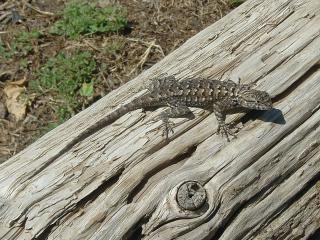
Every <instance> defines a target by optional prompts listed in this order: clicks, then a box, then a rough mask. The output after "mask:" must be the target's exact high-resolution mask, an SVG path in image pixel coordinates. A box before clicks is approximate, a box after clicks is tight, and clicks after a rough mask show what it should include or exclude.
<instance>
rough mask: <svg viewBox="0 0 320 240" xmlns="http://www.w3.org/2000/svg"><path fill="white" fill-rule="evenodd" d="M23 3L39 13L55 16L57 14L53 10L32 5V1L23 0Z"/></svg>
mask: <svg viewBox="0 0 320 240" xmlns="http://www.w3.org/2000/svg"><path fill="white" fill-rule="evenodd" d="M23 4H24V5H25V6H27V7H28V8H31V9H32V10H34V11H36V12H37V13H40V14H43V15H48V16H54V15H55V14H54V13H52V12H46V11H41V10H40V9H39V8H36V7H34V6H32V5H31V4H30V3H27V2H26V1H23Z"/></svg>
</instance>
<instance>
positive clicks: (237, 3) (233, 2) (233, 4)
mask: <svg viewBox="0 0 320 240" xmlns="http://www.w3.org/2000/svg"><path fill="white" fill-rule="evenodd" d="M245 1H246V0H229V3H230V5H231V7H238V6H240V5H241V4H242V3H244V2H245Z"/></svg>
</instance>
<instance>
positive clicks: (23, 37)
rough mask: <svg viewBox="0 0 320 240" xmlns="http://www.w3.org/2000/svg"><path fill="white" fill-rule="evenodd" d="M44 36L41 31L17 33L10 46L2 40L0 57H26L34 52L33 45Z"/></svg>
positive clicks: (0, 41)
mask: <svg viewBox="0 0 320 240" xmlns="http://www.w3.org/2000/svg"><path fill="white" fill-rule="evenodd" d="M41 36H42V34H41V33H40V32H39V31H36V30H33V31H30V32H27V31H22V32H16V33H15V34H14V36H13V39H12V41H11V43H10V44H9V46H6V45H5V44H4V42H3V41H2V40H1V39H0V55H1V56H2V57H4V58H5V59H10V58H12V57H14V56H17V57H24V56H27V55H28V54H29V53H30V52H32V51H33V48H34V47H33V45H34V42H35V41H36V40H38V39H39V38H40V37H41Z"/></svg>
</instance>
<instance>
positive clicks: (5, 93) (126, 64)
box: [0, 0, 235, 163]
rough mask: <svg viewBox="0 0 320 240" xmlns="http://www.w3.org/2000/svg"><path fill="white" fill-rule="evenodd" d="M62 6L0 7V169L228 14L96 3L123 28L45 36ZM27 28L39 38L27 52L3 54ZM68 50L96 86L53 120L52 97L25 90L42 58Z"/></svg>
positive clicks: (208, 3)
mask: <svg viewBox="0 0 320 240" xmlns="http://www.w3.org/2000/svg"><path fill="white" fill-rule="evenodd" d="M67 2H70V1H62V0H35V1H28V0H24V1H22V0H16V1H15V0H9V1H0V40H1V42H2V44H3V45H2V51H1V48H0V54H2V56H1V55H0V163H1V162H3V161H5V160H6V159H8V158H9V157H10V156H12V155H14V154H16V153H17V152H19V151H21V150H22V149H23V148H25V147H26V146H28V145H29V144H31V143H32V142H34V141H35V140H36V139H37V138H39V137H40V136H42V135H43V134H45V133H46V132H48V131H49V130H50V129H52V128H53V127H54V126H56V125H57V124H60V123H61V122H63V121H65V120H66V119H67V118H69V117H70V116H72V115H74V114H76V113H77V112H79V111H81V110H82V109H84V108H86V107H88V106H89V105H90V104H92V103H93V102H94V101H96V100H98V99H99V98H101V97H103V96H104V95H106V94H108V92H110V91H111V90H113V89H115V88H117V87H118V86H119V85H121V84H124V83H125V82H127V81H129V80H130V79H132V78H134V77H135V76H136V75H138V74H139V73H141V72H142V71H144V70H145V69H148V68H149V67H151V66H152V65H153V64H155V63H156V62H158V61H159V60H161V59H162V58H163V57H164V56H166V55H167V54H169V53H170V52H172V51H173V50H174V49H176V48H178V47H179V46H180V45H181V44H183V42H185V41H186V40H187V39H188V38H190V37H191V36H193V35H195V34H196V33H197V32H199V31H201V30H202V29H204V28H206V27H207V26H209V25H211V24H212V23H214V22H215V21H217V20H219V19H220V18H221V17H223V16H224V15H226V14H227V13H228V12H229V11H231V10H232V8H233V7H235V6H234V5H232V3H231V2H232V1H230V0H175V1H173V0H139V1H135V0H119V1H111V0H100V1H97V4H98V5H97V6H99V7H105V6H108V5H110V4H119V5H121V6H122V7H123V8H124V9H126V18H127V21H128V25H127V27H126V28H125V29H124V30H123V31H121V32H117V33H112V34H111V33H107V34H93V35H90V36H83V37H81V38H79V39H76V40H74V39H69V38H66V37H65V36H57V35H53V34H51V33H50V31H49V29H50V27H51V26H52V25H53V24H54V23H55V22H56V21H57V20H59V18H60V17H61V15H59V13H61V11H63V9H64V8H65V4H66V3H67ZM91 2H92V1H91ZM34 29H36V30H37V31H39V32H41V36H40V37H39V36H36V37H35V39H33V40H32V41H27V42H28V43H29V45H26V46H25V45H24V46H23V47H25V49H22V48H21V49H22V50H19V51H20V53H19V54H13V55H10V54H8V52H9V50H10V49H11V48H12V46H13V43H14V41H15V38H16V37H17V33H19V32H21V31H25V32H32V31H33V30H34ZM106 46H108V48H107V49H108V51H105V49H106ZM18 48H19V46H18ZM8 49H9V50H8ZM24 50H25V52H23V53H21V51H24ZM76 50H77V51H89V52H90V53H91V54H92V55H93V58H94V60H95V62H96V71H95V72H94V73H93V74H94V75H95V77H96V79H97V80H96V82H95V85H94V90H93V94H91V95H90V96H87V97H77V99H76V101H77V102H78V103H80V104H78V105H77V106H76V107H74V108H73V109H71V110H70V111H69V110H68V114H66V115H65V116H64V115H63V116H64V117H63V118H62V119H61V116H57V111H56V110H57V108H56V106H58V105H59V100H58V99H57V98H56V95H55V93H54V91H50V90H47V91H41V92H39V91H38V92H37V91H34V89H32V88H31V87H30V86H31V82H32V81H33V80H35V79H36V78H37V77H38V75H37V72H39V69H41V68H42V67H43V65H44V64H45V63H46V62H47V61H48V59H50V58H51V57H54V56H56V55H57V54H59V53H60V52H65V53H68V52H74V51H76Z"/></svg>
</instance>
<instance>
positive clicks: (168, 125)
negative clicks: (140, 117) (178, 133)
mask: <svg viewBox="0 0 320 240" xmlns="http://www.w3.org/2000/svg"><path fill="white" fill-rule="evenodd" d="M159 120H161V121H162V124H161V126H160V127H157V128H156V129H154V130H153V131H155V130H159V129H160V128H162V136H165V137H166V140H168V139H169V133H170V132H171V133H172V134H173V133H174V131H173V127H174V123H173V122H172V121H170V120H168V119H163V118H160V117H157V118H154V119H152V120H151V121H150V124H153V123H156V122H158V121H159Z"/></svg>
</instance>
